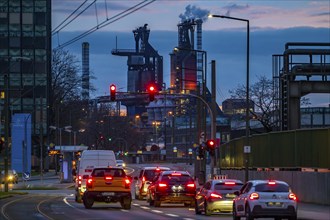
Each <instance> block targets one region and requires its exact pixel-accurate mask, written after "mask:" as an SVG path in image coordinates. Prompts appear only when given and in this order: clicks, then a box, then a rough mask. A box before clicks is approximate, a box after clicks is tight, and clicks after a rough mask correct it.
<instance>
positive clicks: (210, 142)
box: [206, 140, 215, 149]
mask: <svg viewBox="0 0 330 220" xmlns="http://www.w3.org/2000/svg"><path fill="white" fill-rule="evenodd" d="M206 145H207V147H208V148H210V149H213V148H215V141H214V140H207V142H206Z"/></svg>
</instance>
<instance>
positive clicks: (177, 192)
mask: <svg viewBox="0 0 330 220" xmlns="http://www.w3.org/2000/svg"><path fill="white" fill-rule="evenodd" d="M195 196H196V184H195V181H194V179H193V178H192V177H191V175H190V174H189V173H188V172H187V171H163V172H161V173H159V174H158V175H157V176H155V178H154V179H153V180H152V182H151V184H150V186H149V187H148V191H147V202H149V205H150V206H155V207H159V206H160V205H161V203H183V204H184V206H190V207H195Z"/></svg>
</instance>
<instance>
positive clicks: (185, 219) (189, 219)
mask: <svg viewBox="0 0 330 220" xmlns="http://www.w3.org/2000/svg"><path fill="white" fill-rule="evenodd" d="M183 219H184V220H195V219H194V218H183Z"/></svg>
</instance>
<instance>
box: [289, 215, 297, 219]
mask: <svg viewBox="0 0 330 220" xmlns="http://www.w3.org/2000/svg"><path fill="white" fill-rule="evenodd" d="M289 220H297V215H294V216H291V217H290V218H289Z"/></svg>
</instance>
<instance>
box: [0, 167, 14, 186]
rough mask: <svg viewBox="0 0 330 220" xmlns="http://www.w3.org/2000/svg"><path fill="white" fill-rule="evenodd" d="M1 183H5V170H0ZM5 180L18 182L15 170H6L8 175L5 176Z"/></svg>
mask: <svg viewBox="0 0 330 220" xmlns="http://www.w3.org/2000/svg"><path fill="white" fill-rule="evenodd" d="M0 179H1V183H2V184H4V183H5V171H4V170H2V171H1V175H0ZM7 182H8V183H18V174H17V172H16V170H8V177H7Z"/></svg>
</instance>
